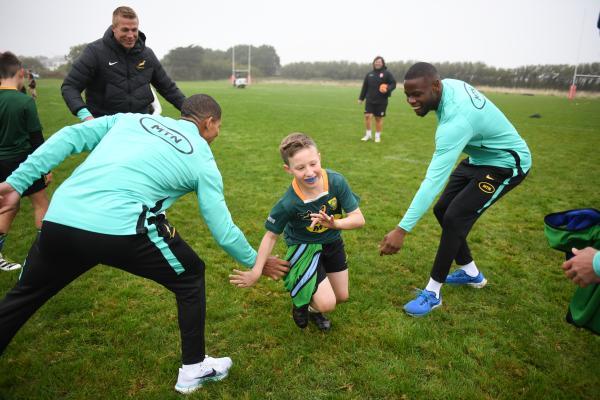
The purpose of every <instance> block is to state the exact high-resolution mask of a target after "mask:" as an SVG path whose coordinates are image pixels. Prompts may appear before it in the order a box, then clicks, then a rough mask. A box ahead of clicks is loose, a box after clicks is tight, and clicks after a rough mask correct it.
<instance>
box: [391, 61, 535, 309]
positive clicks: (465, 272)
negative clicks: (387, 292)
mask: <svg viewBox="0 0 600 400" xmlns="http://www.w3.org/2000/svg"><path fill="white" fill-rule="evenodd" d="M404 79H405V80H404V91H405V93H406V97H407V101H408V103H409V105H410V106H411V107H412V108H413V110H414V112H415V113H416V114H417V115H419V116H421V117H423V116H425V115H426V114H427V113H428V112H429V111H431V110H434V111H435V112H436V115H437V118H438V120H439V123H438V127H437V130H436V134H435V151H434V153H433V157H432V159H431V163H430V164H429V167H428V169H427V173H426V175H425V179H424V180H423V182H422V183H421V187H420V188H419V190H418V191H417V193H416V194H415V196H414V198H413V201H412V203H411V204H410V207H409V208H408V211H407V212H406V214H405V215H404V217H403V218H402V220H401V221H400V223H399V224H398V226H397V227H396V228H395V229H394V230H392V231H391V232H389V233H388V234H387V235H386V236H385V238H384V240H383V241H382V242H381V244H380V252H381V254H394V253H396V252H398V251H399V250H400V248H401V247H402V244H403V242H404V237H405V236H406V234H407V233H408V232H410V231H412V229H413V228H414V226H415V225H416V224H417V222H418V221H419V219H420V218H421V217H422V216H423V214H424V213H425V211H427V209H428V208H429V207H430V206H431V204H432V203H433V201H434V199H435V197H436V196H437V195H438V193H439V192H440V191H441V190H442V188H443V186H444V183H445V182H446V181H447V180H448V178H450V180H449V181H448V184H447V185H446V188H445V189H444V192H443V193H442V195H441V196H440V198H439V199H438V201H437V203H436V205H435V207H434V214H435V216H436V218H437V219H438V221H439V223H440V225H441V227H442V236H441V239H440V245H439V248H438V251H437V255H436V258H435V261H434V264H433V268H432V271H431V278H430V280H429V283H428V284H427V287H426V288H425V290H423V291H420V292H419V293H418V295H417V297H416V298H415V299H414V300H412V301H410V302H409V303H407V304H406V305H405V307H404V309H405V311H406V312H407V313H408V314H409V315H412V316H421V315H425V314H428V313H429V312H430V311H431V310H432V309H434V308H436V307H438V306H440V305H441V304H442V299H441V295H440V289H441V286H442V284H443V283H444V282H446V283H451V284H466V285H469V286H472V287H477V288H481V287H483V286H485V284H486V283H487V280H486V279H485V277H484V276H483V274H482V273H481V272H480V271H479V270H478V268H477V267H476V265H475V262H474V261H473V257H472V256H471V251H470V249H469V246H468V244H467V235H468V234H469V232H470V230H471V228H472V227H473V224H474V223H475V221H477V219H478V218H479V217H480V216H481V214H482V213H483V212H484V211H485V210H486V209H487V208H489V207H490V206H491V205H492V204H493V203H494V202H496V201H497V200H498V199H499V198H500V197H502V196H503V195H505V194H506V193H508V192H509V191H510V190H511V189H513V188H514V187H516V186H517V185H518V184H519V183H521V182H522V181H523V179H525V177H526V176H527V173H528V172H529V169H530V168H531V153H530V152H529V148H528V147H527V144H526V143H525V141H524V140H523V139H522V138H521V136H520V135H519V134H518V132H517V130H516V129H515V127H514V126H513V125H512V124H511V123H510V121H509V120H508V119H507V118H506V117H505V116H504V114H503V113H502V112H501V111H500V110H499V109H498V108H497V107H496V106H495V105H494V104H493V103H492V102H491V101H490V100H489V99H487V98H486V97H485V96H484V95H483V94H482V93H480V92H479V91H477V89H475V88H473V87H472V86H470V85H469V84H468V83H466V82H463V81H459V80H455V79H444V80H440V77H439V75H438V73H437V70H436V69H435V67H434V66H433V65H431V64H428V63H417V64H415V65H413V66H412V67H411V68H410V69H409V70H408V71H407V73H406V76H405V77H404ZM461 153H466V154H467V155H469V157H468V158H466V159H464V160H463V161H462V162H461V163H460V164H459V165H458V166H457V167H456V168H455V169H454V172H452V169H453V168H454V165H455V163H456V161H457V160H458V158H459V156H460V154H461ZM453 260H455V261H456V263H457V264H458V265H459V266H460V268H459V269H457V270H456V271H454V272H453V273H452V274H450V275H448V273H449V271H450V266H451V265H452V261H453Z"/></svg>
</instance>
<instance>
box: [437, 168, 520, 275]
mask: <svg viewBox="0 0 600 400" xmlns="http://www.w3.org/2000/svg"><path fill="white" fill-rule="evenodd" d="M525 177H526V174H525V175H517V176H514V177H513V170H512V169H508V168H499V167H492V166H485V165H472V164H469V161H468V159H465V160H463V161H462V162H461V163H460V164H458V166H457V167H456V169H455V170H454V171H453V172H452V174H451V175H450V179H449V181H448V185H446V188H445V189H444V192H443V193H442V195H441V196H440V198H439V200H438V202H437V203H436V205H435V206H434V208H433V213H434V214H435V216H436V218H437V220H438V222H439V223H440V225H441V227H442V236H441V238H440V244H439V247H438V251H437V254H436V256H435V261H434V262H433V268H432V270H431V277H432V278H433V279H435V280H436V281H438V282H442V283H443V282H445V281H446V277H447V276H448V272H449V271H450V266H451V265H452V261H454V260H456V263H457V264H458V265H465V264H468V263H470V262H471V261H473V257H472V256H471V250H470V249H469V245H468V244H467V236H468V235H469V232H470V231H471V228H472V227H473V225H474V224H475V221H477V219H478V218H479V217H480V216H481V214H483V213H484V212H485V210H487V209H488V208H489V207H490V206H491V205H492V204H494V203H495V202H496V201H498V199H500V198H501V197H502V196H504V195H505V194H506V193H508V192H510V191H511V190H512V189H514V188H515V187H516V186H517V185H518V184H520V183H521V182H522V181H523V179H525Z"/></svg>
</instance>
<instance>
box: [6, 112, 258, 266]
mask: <svg viewBox="0 0 600 400" xmlns="http://www.w3.org/2000/svg"><path fill="white" fill-rule="evenodd" d="M83 151H91V153H90V154H89V155H88V157H87V158H86V160H85V161H84V162H83V163H82V164H81V165H80V166H79V167H77V169H75V171H74V172H73V174H72V175H71V176H70V177H69V178H68V179H67V180H65V181H64V182H63V184H62V185H60V186H59V187H58V188H57V189H56V191H55V192H54V195H53V198H52V201H51V203H50V206H49V208H48V212H47V213H46V216H45V217H44V220H46V221H51V222H55V223H59V224H63V225H67V226H71V227H74V228H79V229H84V230H87V231H91V232H96V233H102V234H109V235H132V234H140V233H145V232H147V227H148V218H150V217H152V216H155V215H158V214H160V213H162V212H164V211H165V210H167V209H168V208H169V207H170V206H171V205H172V204H173V203H174V202H175V201H176V200H177V199H178V198H180V197H181V196H183V195H185V194H187V193H190V192H195V193H196V195H197V197H198V205H199V207H200V213H201V215H202V217H203V218H204V221H205V222H206V225H207V226H208V228H209V230H210V232H211V234H212V236H213V237H214V239H215V240H216V241H217V243H218V244H219V245H220V246H221V247H222V248H223V249H224V250H225V251H226V252H227V253H228V254H229V255H231V256H232V257H233V258H235V259H236V260H237V261H238V262H240V263H241V264H243V265H246V266H251V265H253V264H254V262H255V259H256V251H255V250H254V249H253V248H252V247H251V246H250V244H249V243H248V241H247V240H246V238H245V236H244V235H243V233H242V232H241V231H240V229H239V228H238V227H237V226H236V225H235V224H234V222H233V220H232V218H231V214H230V212H229V210H228V208H227V205H226V203H225V198H224V195H223V180H222V178H221V174H220V172H219V169H218V168H217V164H216V162H215V159H214V157H213V154H212V151H211V149H210V147H209V145H208V143H207V142H206V141H205V140H204V139H203V138H202V137H201V136H200V134H199V132H198V128H197V127H196V125H195V124H193V123H192V122H189V121H186V120H174V119H172V118H167V117H162V116H149V115H144V114H116V115H112V116H106V117H102V118H97V119H94V120H91V121H88V122H84V123H81V124H77V125H73V126H68V127H65V128H63V129H61V130H60V131H58V132H57V133H56V134H54V135H53V136H52V137H50V139H48V140H47V141H46V142H45V143H44V144H43V145H42V146H41V147H39V148H38V149H37V150H36V151H35V152H34V153H33V154H31V155H30V156H29V157H28V158H27V160H26V161H25V162H24V163H22V164H21V165H20V166H19V168H18V169H17V170H15V171H14V172H13V173H12V174H11V176H10V177H9V178H8V179H7V182H8V183H9V184H10V185H11V186H12V187H14V188H15V189H16V190H17V192H19V193H23V191H25V190H26V189H27V188H28V187H29V186H30V185H31V183H32V182H33V181H35V180H36V179H38V178H39V177H40V175H42V174H43V173H45V172H46V171H50V170H52V169H54V167H56V166H57V165H58V164H60V163H61V162H62V161H63V160H64V159H65V158H67V157H68V156H69V155H71V154H77V153H81V152H83Z"/></svg>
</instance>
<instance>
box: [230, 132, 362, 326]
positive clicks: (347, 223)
mask: <svg viewBox="0 0 600 400" xmlns="http://www.w3.org/2000/svg"><path fill="white" fill-rule="evenodd" d="M279 151H280V153H281V157H282V159H283V161H284V166H283V168H284V169H285V171H286V172H287V173H289V174H290V175H292V176H293V177H294V179H293V181H292V184H291V185H290V187H289V188H288V190H287V191H286V192H285V194H284V195H283V197H281V199H279V201H278V202H277V204H275V206H274V207H273V209H272V210H271V212H270V213H269V216H268V218H267V221H266V222H265V228H266V229H267V232H266V233H265V235H264V236H263V239H262V241H261V244H260V247H259V250H258V255H257V258H256V262H255V264H254V267H253V268H252V269H251V270H249V271H239V270H234V274H232V275H230V282H231V283H232V284H233V285H236V286H238V287H250V286H252V285H254V283H256V281H258V278H259V277H260V275H261V273H262V269H263V265H264V263H265V260H266V259H267V257H268V256H269V255H270V254H271V251H272V250H273V247H274V245H275V242H276V241H277V238H278V237H279V235H280V234H281V233H284V237H285V241H286V244H287V245H288V251H287V254H286V259H287V260H288V261H289V262H290V271H289V273H288V274H287V275H286V276H285V278H284V285H285V288H286V289H287V290H288V291H289V292H290V296H291V297H292V303H293V306H292V316H293V319H294V322H295V323H296V325H298V327H300V328H305V327H306V326H307V325H308V321H309V319H310V320H312V321H313V322H314V323H315V324H316V325H317V327H318V328H319V329H321V330H323V331H327V330H329V329H330V328H331V322H330V321H329V320H328V319H327V318H326V317H325V316H324V315H323V313H325V312H330V311H333V310H334V309H335V306H336V304H337V303H341V302H344V301H346V300H347V299H348V266H347V263H346V253H345V251H344V242H343V241H342V237H341V232H340V231H341V230H343V229H344V230H345V229H356V228H360V227H361V226H363V225H364V224H365V219H364V217H363V215H362V212H361V211H360V209H359V208H358V201H359V198H358V197H357V196H356V195H355V194H354V193H352V190H350V186H349V185H348V183H347V182H346V179H345V178H344V177H343V176H342V175H341V174H339V173H337V172H335V171H332V170H329V169H323V168H322V167H321V155H320V153H319V151H318V150H317V145H316V144H315V142H314V141H313V140H312V139H311V138H310V137H308V136H307V135H305V134H303V133H292V134H290V135H288V136H287V137H286V138H284V139H283V141H282V142H281V145H280V146H279ZM343 212H345V213H346V215H345V216H344V215H343Z"/></svg>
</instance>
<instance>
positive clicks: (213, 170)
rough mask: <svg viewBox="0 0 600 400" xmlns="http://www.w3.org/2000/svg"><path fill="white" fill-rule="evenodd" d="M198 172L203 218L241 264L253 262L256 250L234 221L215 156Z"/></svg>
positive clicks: (248, 264)
mask: <svg viewBox="0 0 600 400" xmlns="http://www.w3.org/2000/svg"><path fill="white" fill-rule="evenodd" d="M200 169H201V171H200V173H199V176H198V180H197V187H196V194H197V195H198V205H199V207H200V213H201V215H202V217H203V218H204V222H206V225H207V226H208V229H209V230H210V233H211V234H212V236H213V238H214V239H215V240H216V242H217V243H218V244H219V246H221V248H222V249H223V250H225V251H226V252H227V254H229V255H230V256H231V257H233V258H234V259H235V260H236V261H238V262H239V263H240V264H243V265H245V266H247V267H251V266H253V265H254V262H255V261H256V251H255V250H254V249H253V248H252V247H251V246H250V244H249V243H248V241H247V240H246V237H245V236H244V234H243V233H242V231H241V230H240V229H239V228H238V227H237V226H236V225H235V224H234V223H233V220H232V218H231V214H230V213H229V209H228V208H227V204H225V196H224V195H223V179H222V178H221V173H220V172H219V170H218V168H217V164H216V163H215V161H214V159H213V160H211V161H210V162H209V163H207V164H204V165H203V166H202V168H200Z"/></svg>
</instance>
